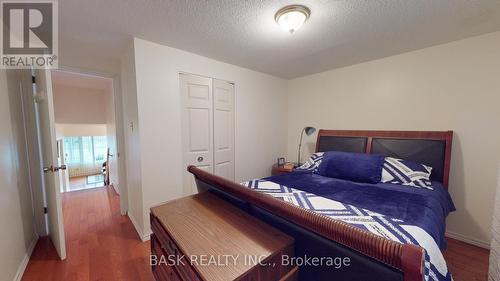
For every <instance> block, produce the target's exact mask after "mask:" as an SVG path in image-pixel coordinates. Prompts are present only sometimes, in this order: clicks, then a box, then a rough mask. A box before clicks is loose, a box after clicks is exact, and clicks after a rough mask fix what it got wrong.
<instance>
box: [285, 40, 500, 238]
mask: <svg viewBox="0 0 500 281" xmlns="http://www.w3.org/2000/svg"><path fill="white" fill-rule="evenodd" d="M288 94H289V96H288V120H289V121H288V156H289V157H291V158H293V159H296V157H297V156H296V147H297V143H298V137H299V132H300V129H301V128H303V127H304V126H305V125H312V126H315V127H316V128H325V129H381V130H453V131H455V136H454V143H453V153H452V167H451V180H450V187H449V191H450V193H451V195H452V197H453V200H454V201H455V204H456V207H457V211H456V212H455V213H452V214H451V215H450V217H449V219H448V229H447V230H448V232H449V233H450V234H454V235H455V236H459V237H460V238H462V239H466V240H468V241H470V242H477V243H479V244H482V245H485V246H486V245H488V244H489V241H490V225H491V224H490V223H491V216H492V211H493V198H494V196H495V180H496V172H497V168H498V162H499V161H500V32H497V33H492V34H487V35H483V36H479V37H474V38H469V39H466V40H461V41H457V42H452V43H449V44H445V45H440V46H435V47H431V48H427V49H423V50H419V51H415V52H410V53H406V54H402V55H397V56H393V57H388V58H384V59H380V60H376V61H372V62H367V63H362V64H358V65H354V66H350V67H345V68H340V69H336V70H332V71H327V72H323V73H319V74H315V75H311V76H307V77H302V78H297V79H294V80H291V81H290V82H289V84H288ZM314 137H315V136H314ZM314 137H311V138H308V140H307V141H308V148H309V151H312V150H313V143H314V141H315V139H314ZM304 155H306V153H304Z"/></svg>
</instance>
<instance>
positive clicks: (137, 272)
mask: <svg viewBox="0 0 500 281" xmlns="http://www.w3.org/2000/svg"><path fill="white" fill-rule="evenodd" d="M63 209H64V224H65V229H66V246H67V254H68V258H67V259H66V260H65V261H60V260H59V258H58V256H57V253H56V251H55V249H54V247H53V246H52V243H51V242H50V240H49V239H48V238H41V239H40V240H39V242H38V244H37V245H36V247H35V250H34V252H33V255H32V257H31V259H30V261H29V263H28V266H27V268H26V271H25V274H24V276H23V279H22V280H25V281H65V280H71V281H87V280H88V281H90V280H92V281H97V280H99V281H113V280H117V281H118V280H120V281H122V280H123V281H127V280H131V281H132V280H133V281H136V280H148V281H149V280H154V279H153V275H152V274H151V270H150V266H149V253H150V244H149V242H145V243H142V242H141V240H140V239H139V236H138V235H137V233H136V232H135V229H134V226H133V225H132V223H131V222H130V220H129V218H128V217H126V216H122V215H120V203H119V197H118V195H117V194H116V193H115V192H114V190H113V188H112V187H101V188H94V189H90V190H82V191H73V192H68V193H64V194H63ZM448 243H449V247H448V250H446V252H445V253H444V255H445V258H446V261H447V263H448V267H449V270H450V271H451V273H452V274H453V278H454V280H455V281H487V279H488V278H487V275H488V256H489V251H488V250H485V249H482V248H479V247H475V246H472V245H469V244H466V243H463V242H460V241H457V240H454V239H448Z"/></svg>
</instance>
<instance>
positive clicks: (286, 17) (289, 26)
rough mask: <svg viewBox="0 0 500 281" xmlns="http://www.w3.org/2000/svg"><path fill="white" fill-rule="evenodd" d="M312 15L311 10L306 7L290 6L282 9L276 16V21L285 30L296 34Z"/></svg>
mask: <svg viewBox="0 0 500 281" xmlns="http://www.w3.org/2000/svg"><path fill="white" fill-rule="evenodd" d="M310 15H311V10H309V8H307V7H306V6H302V5H290V6H286V7H283V8H281V9H280V10H279V11H278V12H277V13H276V15H275V16H274V20H275V21H276V22H277V23H278V24H279V26H280V27H281V28H282V29H283V30H285V31H287V32H290V33H294V32H295V31H296V30H297V29H299V28H300V27H301V26H302V25H303V24H304V22H305V21H306V20H307V19H308V18H309V16H310Z"/></svg>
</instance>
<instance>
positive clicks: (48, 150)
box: [34, 69, 66, 260]
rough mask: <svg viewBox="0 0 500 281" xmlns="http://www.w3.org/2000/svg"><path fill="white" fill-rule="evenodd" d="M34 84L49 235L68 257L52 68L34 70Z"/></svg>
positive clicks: (62, 253) (62, 254) (61, 255)
mask: <svg viewBox="0 0 500 281" xmlns="http://www.w3.org/2000/svg"><path fill="white" fill-rule="evenodd" d="M35 81H36V83H35V84H36V85H35V87H34V90H35V93H36V101H37V103H36V107H35V108H36V114H37V121H38V122H37V123H38V131H39V132H38V135H39V139H38V141H39V143H40V156H41V157H40V158H41V162H42V167H43V171H42V172H43V178H44V180H43V183H44V187H45V192H46V196H47V212H48V221H49V235H50V238H51V240H52V243H53V244H54V247H55V248H56V250H57V253H58V254H59V257H60V258H61V259H62V260H64V259H66V244H65V238H64V225H63V214H62V201H61V191H60V181H59V170H60V169H61V167H59V166H57V164H58V162H57V158H58V156H57V145H56V130H55V119H54V100H53V95H52V79H51V73H50V71H49V70H44V69H38V70H35Z"/></svg>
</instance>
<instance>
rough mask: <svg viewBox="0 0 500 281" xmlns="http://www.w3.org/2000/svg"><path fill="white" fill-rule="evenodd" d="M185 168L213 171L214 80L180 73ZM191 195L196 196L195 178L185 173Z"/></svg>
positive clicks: (187, 187) (186, 184)
mask: <svg viewBox="0 0 500 281" xmlns="http://www.w3.org/2000/svg"><path fill="white" fill-rule="evenodd" d="M180 93H181V102H182V141H183V154H184V167H187V166H189V165H195V166H197V167H199V168H201V169H204V170H206V171H209V172H213V112H212V108H213V105H212V103H213V101H212V79H211V78H206V77H200V76H196V75H189V74H180ZM184 183H185V184H184V185H185V188H186V189H187V190H186V191H187V193H188V194H193V193H196V192H197V190H196V185H195V183H194V180H193V176H192V175H191V174H189V173H188V172H185V177H184Z"/></svg>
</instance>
